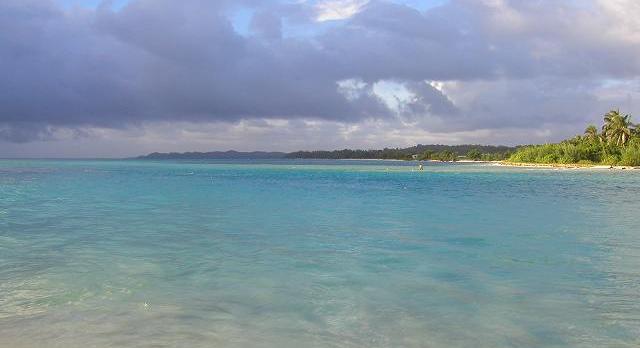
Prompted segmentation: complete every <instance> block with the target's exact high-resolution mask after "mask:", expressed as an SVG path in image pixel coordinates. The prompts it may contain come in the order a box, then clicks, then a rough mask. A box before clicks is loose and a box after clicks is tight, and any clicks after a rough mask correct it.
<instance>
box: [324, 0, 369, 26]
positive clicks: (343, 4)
mask: <svg viewBox="0 0 640 348" xmlns="http://www.w3.org/2000/svg"><path fill="white" fill-rule="evenodd" d="M368 2H369V0H324V1H320V2H319V3H317V4H316V11H317V17H316V20H317V21H318V22H324V21H333V20H341V19H347V18H349V17H351V16H353V15H355V14H356V13H358V12H360V10H362V9H363V8H364V6H365V5H366V4H367V3H368Z"/></svg>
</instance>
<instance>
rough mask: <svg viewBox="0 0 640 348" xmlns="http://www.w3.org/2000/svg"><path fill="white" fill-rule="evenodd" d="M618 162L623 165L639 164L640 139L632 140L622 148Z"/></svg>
mask: <svg viewBox="0 0 640 348" xmlns="http://www.w3.org/2000/svg"><path fill="white" fill-rule="evenodd" d="M618 164H620V165H623V166H640V141H633V142H632V143H631V144H629V145H628V146H627V147H625V148H624V149H623V150H622V154H621V156H620V162H619V163H618Z"/></svg>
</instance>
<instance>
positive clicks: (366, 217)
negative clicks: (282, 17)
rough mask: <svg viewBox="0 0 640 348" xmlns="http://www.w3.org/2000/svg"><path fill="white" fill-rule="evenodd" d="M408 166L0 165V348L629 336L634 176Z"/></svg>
mask: <svg viewBox="0 0 640 348" xmlns="http://www.w3.org/2000/svg"><path fill="white" fill-rule="evenodd" d="M414 169H415V168H413V167H411V166H407V163H405V162H332V161H319V162H314V161H299V162H287V161H274V162H273V163H272V162H264V161H263V162H260V163H253V162H251V161H238V162H233V161H231V162H212V163H207V162H196V163H186V162H174V163H171V162H158V163H153V162H137V161H125V162H121V161H0V346H8V347H41V346H46V347H107V346H117V347H159V346H166V347H176V346H184V347H212V346H223V347H248V346H250V347H301V346H304V347H469V346H473V347H540V346H557V347H566V346H570V347H602V346H615V347H636V346H638V345H639V344H640V341H639V339H638V337H640V329H639V328H640V325H638V324H639V323H640V302H639V301H638V299H639V298H640V236H639V233H640V232H639V231H640V220H639V219H638V218H637V217H638V212H639V211H640V202H638V200H637V197H638V196H639V194H640V175H638V174H640V173H635V172H608V171H604V172H598V171H551V170H529V169H510V168H495V167H491V166H483V165H449V164H442V165H440V164H436V165H432V164H430V165H428V166H426V167H425V170H424V171H423V172H418V171H415V170H414ZM187 174H188V175H187Z"/></svg>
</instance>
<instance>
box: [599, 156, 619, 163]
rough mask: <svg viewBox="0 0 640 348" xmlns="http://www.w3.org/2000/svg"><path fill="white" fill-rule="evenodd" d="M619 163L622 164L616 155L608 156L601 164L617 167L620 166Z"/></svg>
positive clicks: (603, 158)
mask: <svg viewBox="0 0 640 348" xmlns="http://www.w3.org/2000/svg"><path fill="white" fill-rule="evenodd" d="M618 162H620V158H618V156H616V155H615V154H606V155H604V156H603V157H602V160H601V161H600V163H602V164H606V165H610V166H615V165H617V164H618Z"/></svg>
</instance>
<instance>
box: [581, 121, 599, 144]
mask: <svg viewBox="0 0 640 348" xmlns="http://www.w3.org/2000/svg"><path fill="white" fill-rule="evenodd" d="M584 137H585V138H586V139H588V140H589V141H596V140H598V139H600V138H599V137H598V128H597V127H596V126H594V125H592V124H590V125H589V126H587V129H585V130H584Z"/></svg>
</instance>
